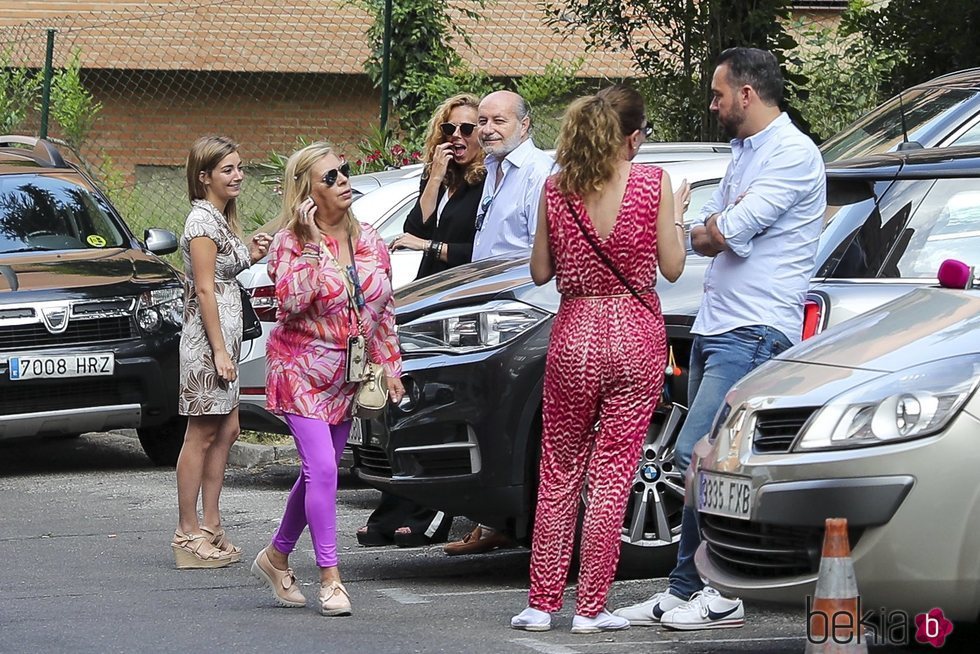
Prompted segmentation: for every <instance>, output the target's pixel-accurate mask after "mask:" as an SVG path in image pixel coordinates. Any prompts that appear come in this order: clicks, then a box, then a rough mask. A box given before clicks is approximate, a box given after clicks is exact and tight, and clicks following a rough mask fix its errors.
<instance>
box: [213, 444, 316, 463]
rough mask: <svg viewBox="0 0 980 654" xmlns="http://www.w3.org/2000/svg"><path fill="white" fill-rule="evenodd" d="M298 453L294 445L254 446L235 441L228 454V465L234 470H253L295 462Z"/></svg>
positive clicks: (297, 458)
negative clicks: (262, 466) (234, 468)
mask: <svg viewBox="0 0 980 654" xmlns="http://www.w3.org/2000/svg"><path fill="white" fill-rule="evenodd" d="M298 460H299V453H297V452H296V446H295V445H256V444H255V443H243V442H242V441H235V442H234V443H232V446H231V450H230V451H229V452H228V465H230V466H235V467H236V468H254V467H255V466H261V465H268V464H270V463H281V462H286V461H289V462H297V461H298Z"/></svg>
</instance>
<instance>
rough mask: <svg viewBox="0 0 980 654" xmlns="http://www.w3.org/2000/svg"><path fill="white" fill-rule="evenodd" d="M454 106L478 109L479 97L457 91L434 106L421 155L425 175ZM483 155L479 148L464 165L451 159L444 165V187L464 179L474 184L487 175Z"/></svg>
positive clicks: (427, 172) (442, 139) (454, 188)
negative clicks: (443, 125) (423, 151)
mask: <svg viewBox="0 0 980 654" xmlns="http://www.w3.org/2000/svg"><path fill="white" fill-rule="evenodd" d="M456 107H472V108H473V109H476V110H477V111H479V109H480V98H478V97H476V96H475V95H473V94H472V93H458V94H456V95H454V96H452V97H451V98H449V99H447V100H445V101H444V102H443V103H442V104H441V105H439V106H438V107H437V108H436V111H435V113H434V114H432V118H430V119H429V131H428V133H427V134H426V137H425V153H424V157H423V160H424V161H425V170H424V171H423V175H424V176H426V177H428V176H429V169H430V168H432V159H433V157H435V153H436V146H438V145H439V144H440V143H445V142H446V138H447V137H446V136H444V135H443V133H442V127H441V125H442V124H443V123H448V122H449V114H451V113H452V111H453V109H455V108H456ZM484 156H485V155H484V152H483V150H482V149H481V150H480V152H479V154H477V156H476V158H475V159H473V161H471V162H470V163H469V164H467V165H466V166H465V167H464V166H460V165H459V164H457V163H456V162H455V160H451V161H450V162H449V166H447V167H446V177H445V179H444V180H443V183H444V184H445V185H446V188H448V189H451V190H456V189H457V188H459V185H460V184H462V183H463V182H464V181H465V182H466V183H467V184H476V183H477V182H480V181H482V180H483V178H484V177H486V175H487V169H486V167H485V166H484V165H483V158H484Z"/></svg>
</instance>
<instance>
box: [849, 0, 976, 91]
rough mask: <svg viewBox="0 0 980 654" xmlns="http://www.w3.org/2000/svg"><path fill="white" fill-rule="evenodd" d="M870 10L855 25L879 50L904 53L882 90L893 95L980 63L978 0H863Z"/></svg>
mask: <svg viewBox="0 0 980 654" xmlns="http://www.w3.org/2000/svg"><path fill="white" fill-rule="evenodd" d="M862 4H863V5H865V6H866V7H868V10H867V11H866V12H863V14H862V15H860V16H859V18H858V20H857V22H856V28H857V29H860V30H861V31H862V32H864V34H865V35H866V36H867V38H868V39H869V40H870V41H871V42H873V43H876V44H877V45H878V46H880V47H881V48H883V49H886V50H893V51H899V52H904V53H905V55H906V56H905V57H904V58H903V59H902V61H900V62H898V63H897V65H896V66H895V68H894V72H893V74H892V75H891V77H890V79H888V80H886V81H885V85H884V90H885V91H886V92H887V93H888V94H894V93H897V92H898V91H901V90H902V89H905V88H907V87H909V86H912V85H913V84H918V83H920V82H924V81H926V80H929V79H931V78H933V77H936V76H938V75H942V74H944V73H949V72H952V71H955V70H959V69H962V68H971V67H973V66H980V3H978V2H976V0H943V1H942V2H936V0H890V1H889V2H887V3H875V7H876V8H874V9H871V8H870V4H869V3H868V2H867V1H866V0H865V1H864V2H863V3H862Z"/></svg>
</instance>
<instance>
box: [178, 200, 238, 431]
mask: <svg viewBox="0 0 980 654" xmlns="http://www.w3.org/2000/svg"><path fill="white" fill-rule="evenodd" d="M195 238H209V239H211V240H212V241H214V243H215V245H216V246H217V247H218V253H217V259H216V261H215V268H214V281H215V297H216V298H217V300H218V317H219V319H220V321H221V333H222V334H223V335H224V339H225V346H226V347H227V348H228V354H229V355H230V356H231V360H232V361H234V362H235V365H236V366H237V365H238V355H239V353H240V351H241V347H242V298H241V293H240V291H239V290H238V283H237V282H236V281H235V275H237V274H238V273H240V272H241V271H242V270H244V269H245V268H247V267H248V266H249V264H250V263H251V260H250V258H249V254H248V247H246V245H245V244H244V243H243V242H242V240H241V239H240V238H239V237H238V236H237V235H236V234H235V233H233V232H232V231H231V229H230V228H229V227H228V221H227V220H226V219H225V217H224V215H223V214H222V213H221V212H220V211H218V210H217V209H216V208H215V207H214V205H212V204H211V203H210V202H208V201H206V200H195V201H194V202H193V208H192V209H191V212H190V214H188V216H187V221H186V222H185V223H184V234H183V236H182V237H181V239H180V252H181V254H182V255H183V258H184V327H183V330H182V332H181V335H180V398H179V400H178V410H179V412H180V414H181V415H183V416H204V415H224V414H227V413H230V412H231V410H232V409H234V408H235V407H237V406H238V379H237V377H236V379H235V381H233V382H230V383H229V382H226V381H224V380H222V379H221V378H220V377H218V373H217V371H216V370H215V368H214V354H213V353H212V351H211V343H210V342H209V341H208V336H207V333H205V331H204V321H203V320H202V319H201V307H200V304H199V303H198V299H197V293H196V291H195V288H194V269H193V267H192V266H191V241H192V240H193V239H195Z"/></svg>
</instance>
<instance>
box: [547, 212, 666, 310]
mask: <svg viewBox="0 0 980 654" xmlns="http://www.w3.org/2000/svg"><path fill="white" fill-rule="evenodd" d="M565 204H567V205H568V210H569V212H571V214H572V217H573V218H575V222H576V223H578V227H579V229H581V230H582V235H583V236H584V237H585V240H586V241H588V242H589V245H591V246H592V249H593V250H595V253H596V254H597V255H599V258H600V259H602V263H604V264H606V267H607V268H609V270H611V271H612V272H613V274H614V275H616V279H618V280H619V283H620V284H622V285H623V286H625V287H626V290H627V291H629V292H630V293H631V294H632V295H633V297H635V298H636V299H637V300H639V301H640V303H641V304H643V306H644V307H646V309H647V311H649V312H650V313H652V314H653V315H655V316H657V315H660V314H658V313H657V311H656V310H655V309H654V308H653V307H652V306H650V303H649V302H647V301H646V298H644V297H643V296H642V295H640V293H638V292H637V290H636V289H635V288H633V285H632V284H630V283H629V280H628V279H626V276H625V275H624V274H623V273H621V272H619V268H617V267H616V264H614V263H613V262H612V259H610V258H609V255H608V254H606V253H605V252H603V251H602V248H601V247H600V246H599V244H598V243H597V242H596V240H595V237H594V236H592V234H590V233H589V230H588V229H587V228H586V227H585V223H584V222H583V221H582V217H581V216H580V215H578V212H577V211H575V207H573V206H572V201H571V200H569V199H568V197H567V196H566V197H565Z"/></svg>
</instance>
